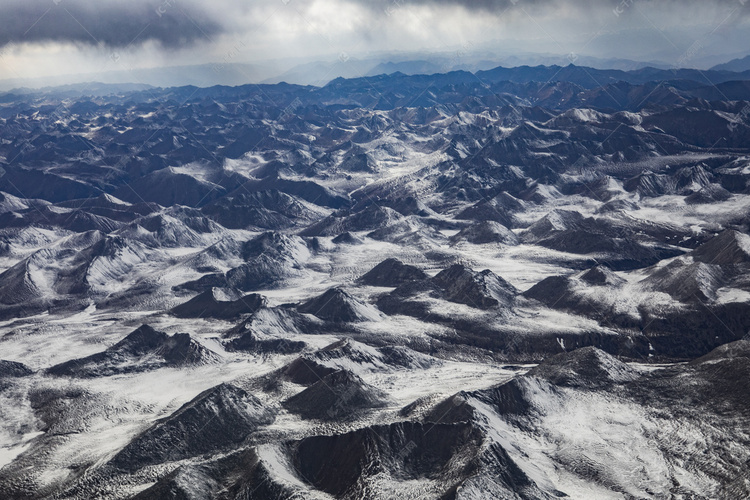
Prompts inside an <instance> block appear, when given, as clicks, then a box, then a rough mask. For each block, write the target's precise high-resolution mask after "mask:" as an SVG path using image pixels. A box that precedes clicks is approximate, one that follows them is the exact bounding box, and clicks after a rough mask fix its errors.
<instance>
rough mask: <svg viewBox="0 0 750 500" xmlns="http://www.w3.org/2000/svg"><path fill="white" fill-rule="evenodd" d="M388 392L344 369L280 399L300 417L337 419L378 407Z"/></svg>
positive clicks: (383, 403)
mask: <svg viewBox="0 0 750 500" xmlns="http://www.w3.org/2000/svg"><path fill="white" fill-rule="evenodd" d="M387 402H388V396H387V394H386V393H384V392H383V391H381V390H380V389H378V388H376V387H374V386H372V385H370V384H367V383H366V382H365V381H364V380H362V379H361V378H360V377H358V376H357V375H355V374H354V373H352V372H350V371H348V370H338V371H336V372H333V373H330V374H328V375H326V376H325V377H323V378H322V379H320V380H319V381H317V382H315V383H314V384H313V385H311V386H310V387H308V388H307V389H305V390H303V391H302V392H300V393H299V394H296V395H294V396H292V397H291V398H289V399H287V400H286V401H284V403H283V406H284V407H285V408H286V409H287V410H289V411H290V412H292V413H296V414H298V415H300V416H301V417H303V418H315V419H318V420H340V419H345V418H352V417H355V416H356V415H357V414H359V413H360V412H361V411H362V410H366V409H373V408H381V407H383V406H385V405H386V404H387Z"/></svg>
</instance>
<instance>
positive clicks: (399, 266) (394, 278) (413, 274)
mask: <svg viewBox="0 0 750 500" xmlns="http://www.w3.org/2000/svg"><path fill="white" fill-rule="evenodd" d="M425 278H427V275H426V274H425V273H424V271H422V270H421V269H419V268H417V267H415V266H411V265H408V264H404V263H403V262H401V261H400V260H398V259H395V258H390V259H386V260H384V261H383V262H381V263H380V264H378V265H377V266H375V267H373V268H372V269H371V270H370V271H368V272H367V273H365V274H364V275H363V276H362V277H361V278H360V279H359V281H360V282H361V283H364V284H365V285H370V286H388V287H393V286H399V285H401V284H403V283H406V282H408V281H414V280H421V279H425Z"/></svg>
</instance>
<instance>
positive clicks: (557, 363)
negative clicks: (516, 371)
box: [526, 347, 639, 388]
mask: <svg viewBox="0 0 750 500" xmlns="http://www.w3.org/2000/svg"><path fill="white" fill-rule="evenodd" d="M526 376H527V377H538V378H542V379H545V380H547V381H548V382H550V383H552V384H554V385H558V386H564V387H585V388H603V387H607V386H610V385H612V384H622V383H627V382H632V381H634V380H636V379H637V378H638V377H639V374H638V372H637V371H636V370H634V369H633V368H631V367H630V366H628V365H626V364H625V363H623V362H622V361H620V360H618V359H617V358H615V357H614V356H612V355H610V354H607V353H606V352H604V351H602V350H601V349H597V348H596V347H583V348H581V349H576V350H575V351H571V352H564V353H561V354H557V355H556V356H553V357H551V358H549V359H546V360H544V361H543V362H542V363H541V364H539V365H537V366H535V367H534V368H532V369H531V370H530V371H529V372H528V373H527V375H526Z"/></svg>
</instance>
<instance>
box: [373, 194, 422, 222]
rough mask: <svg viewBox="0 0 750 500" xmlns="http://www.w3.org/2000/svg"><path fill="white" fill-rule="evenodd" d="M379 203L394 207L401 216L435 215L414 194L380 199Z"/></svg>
mask: <svg viewBox="0 0 750 500" xmlns="http://www.w3.org/2000/svg"><path fill="white" fill-rule="evenodd" d="M380 204H381V205H382V206H386V207H390V208H392V209H394V210H395V211H396V212H398V213H400V214H401V215H403V216H408V215H417V216H419V217H429V216H431V215H435V212H434V211H433V210H432V209H430V208H428V207H427V205H425V204H424V203H422V202H421V201H419V200H418V199H417V198H415V197H414V196H406V197H404V198H396V199H387V200H382V201H381V202H380Z"/></svg>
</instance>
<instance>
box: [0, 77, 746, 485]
mask: <svg viewBox="0 0 750 500" xmlns="http://www.w3.org/2000/svg"><path fill="white" fill-rule="evenodd" d="M748 77H750V75H749V74H747V73H735V72H731V71H728V70H727V69H722V70H716V71H706V72H697V71H692V70H675V71H668V70H657V69H654V68H646V69H641V70H637V71H609V70H595V69H593V68H583V67H576V66H572V65H571V66H568V67H564V68H563V67H536V68H529V67H522V68H511V69H508V68H497V69H494V70H490V71H483V72H478V73H476V74H472V73H468V72H464V71H455V72H451V73H447V74H435V75H414V76H407V75H404V74H401V73H395V74H391V75H379V76H373V77H367V78H355V79H335V80H333V81H331V82H330V83H327V84H325V85H323V86H321V87H312V86H298V85H289V84H284V83H282V84H278V85H244V86H238V87H212V88H197V87H174V88H168V89H159V88H150V89H147V90H143V89H142V88H140V87H136V88H129V89H123V88H122V87H113V88H111V92H107V91H106V89H107V88H108V87H106V86H104V87H102V86H97V89H99V90H98V91H97V93H96V95H91V96H88V95H81V93H80V92H78V93H76V92H74V91H72V90H71V89H46V90H44V91H39V92H36V91H24V92H20V91H19V92H13V93H6V94H0V358H1V359H0V498H2V499H5V498H7V499H55V500H84V499H90V498H107V499H117V500H119V499H123V500H124V499H131V498H137V499H141V500H144V499H150V500H162V499H173V500H178V499H179V500H213V499H219V500H251V499H252V500H261V499H262V500H267V499H277V500H282V499H286V500H291V499H299V498H311V499H329V500H330V499H342V500H354V499H382V500H386V499H393V498H408V499H420V500H422V499H424V500H428V499H429V500H432V499H445V500H448V499H453V500H478V499H514V500H538V499H544V500H552V499H560V498H569V499H623V500H624V499H654V500H656V499H666V498H673V499H701V500H708V499H714V498H727V499H744V498H748V497H750V479H749V478H750V476H748V471H747V464H748V463H749V461H750V442H748V436H749V435H750V424H749V422H750V420H749V417H750V403H749V400H748V397H747V394H748V390H750V387H748V383H749V381H750V373H749V372H748V370H749V369H750V368H748V367H750V347H748V346H749V345H750V344H749V343H748V339H749V337H748V334H749V333H750V223H749V222H748V221H750V149H749V148H750V122H749V121H748V116H749V115H750V112H748V110H750V102H749V101H750V84H748ZM102 89H104V90H102Z"/></svg>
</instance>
